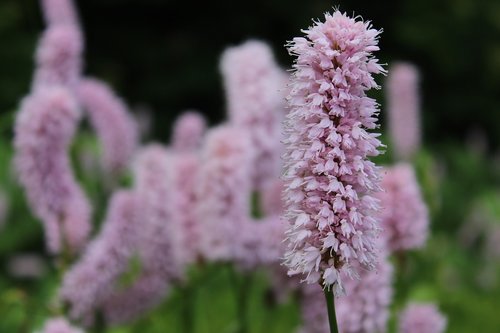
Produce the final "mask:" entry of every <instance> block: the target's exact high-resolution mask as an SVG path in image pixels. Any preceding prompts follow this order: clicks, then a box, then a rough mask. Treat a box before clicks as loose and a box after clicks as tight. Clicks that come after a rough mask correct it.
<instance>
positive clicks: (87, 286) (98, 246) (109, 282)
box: [59, 191, 141, 324]
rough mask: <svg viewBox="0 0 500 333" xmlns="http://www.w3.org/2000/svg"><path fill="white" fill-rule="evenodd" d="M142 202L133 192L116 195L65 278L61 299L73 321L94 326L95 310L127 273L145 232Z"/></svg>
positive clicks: (121, 192)
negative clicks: (119, 279)
mask: <svg viewBox="0 0 500 333" xmlns="http://www.w3.org/2000/svg"><path fill="white" fill-rule="evenodd" d="M138 201H139V200H138V199H137V197H136V194H135V193H133V192H127V191H120V192H117V193H116V194H114V195H113V197H112V199H111V201H110V204H109V208H108V212H107V216H106V219H105V222H104V224H103V226H102V230H101V231H100V233H99V235H98V236H97V237H96V238H95V239H94V240H93V241H92V242H91V243H90V244H89V245H88V246H87V249H86V250H85V252H84V254H83V256H82V257H81V258H80V260H79V261H78V262H77V263H76V264H75V265H74V266H73V267H71V269H70V270H69V271H68V272H67V273H66V275H65V276H64V280H63V283H62V287H61V289H60V291H59V296H60V298H61V299H62V300H63V301H65V302H66V303H68V304H69V305H70V312H69V313H70V315H71V317H72V318H75V319H80V320H83V321H84V322H85V323H86V324H89V323H91V322H92V321H93V314H94V310H96V309H98V308H99V306H100V305H101V303H102V302H103V301H104V300H105V299H106V297H108V296H109V294H110V293H111V291H112V289H113V286H114V284H115V282H116V280H117V278H118V277H119V276H120V274H122V273H123V272H124V271H125V270H126V268H127V264H128V260H129V258H130V257H131V256H132V253H133V251H134V250H135V249H136V244H137V233H138V231H140V230H141V228H140V227H139V225H138V224H139V223H140V220H139V215H138V209H139V206H138V204H139V203H138Z"/></svg>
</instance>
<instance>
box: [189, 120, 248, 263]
mask: <svg viewBox="0 0 500 333" xmlns="http://www.w3.org/2000/svg"><path fill="white" fill-rule="evenodd" d="M252 161H253V151H252V146H251V141H250V138H249V137H248V136H246V135H245V133H244V132H243V133H242V132H241V131H240V130H239V129H238V128H235V127H230V126H227V125H225V126H219V127H217V128H213V129H211V130H210V131H209V132H208V133H207V136H206V140H205V146H204V149H203V152H202V158H201V163H200V166H201V167H200V174H199V180H198V187H197V191H198V192H197V193H198V195H199V196H200V201H199V204H198V207H197V210H198V211H197V213H198V218H199V220H200V224H201V228H200V229H201V233H202V237H201V239H200V252H201V255H202V256H203V257H204V258H207V259H209V260H220V261H225V260H231V259H232V248H233V246H234V244H232V241H233V240H234V239H237V237H236V233H238V232H239V231H238V230H239V225H241V223H243V222H244V221H246V220H247V219H248V218H249V216H250V215H249V214H250V192H251V183H250V174H251V173H250V168H251V163H252Z"/></svg>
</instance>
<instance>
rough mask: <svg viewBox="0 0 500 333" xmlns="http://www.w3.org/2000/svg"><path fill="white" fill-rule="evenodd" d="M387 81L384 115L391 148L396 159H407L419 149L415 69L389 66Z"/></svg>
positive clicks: (418, 105)
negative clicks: (385, 114)
mask: <svg viewBox="0 0 500 333" xmlns="http://www.w3.org/2000/svg"><path fill="white" fill-rule="evenodd" d="M389 73H390V74H389V77H388V79H387V90H386V91H387V104H388V105H387V111H388V120H389V121H388V124H389V133H390V136H391V144H392V145H391V146H392V147H393V149H394V153H395V154H396V156H397V157H398V158H401V159H410V158H411V157H412V156H413V155H415V153H416V152H417V151H418V149H419V148H420V140H421V139H420V136H421V129H420V92H419V87H418V84H419V73H418V69H417V67H415V66H414V65H412V64H410V63H404V62H401V63H396V64H394V65H392V66H391V68H390V70H389Z"/></svg>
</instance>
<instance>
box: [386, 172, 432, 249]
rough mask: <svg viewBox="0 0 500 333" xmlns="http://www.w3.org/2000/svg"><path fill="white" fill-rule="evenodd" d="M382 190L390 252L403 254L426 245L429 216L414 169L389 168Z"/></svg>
mask: <svg viewBox="0 0 500 333" xmlns="http://www.w3.org/2000/svg"><path fill="white" fill-rule="evenodd" d="M382 188H383V191H382V192H380V193H378V197H379V198H380V201H381V206H382V207H383V209H382V211H381V213H380V217H381V225H382V229H383V237H386V238H387V242H388V247H389V249H390V250H391V251H402V250H409V249H416V248H421V247H422V246H424V244H425V242H426V240H427V236H428V233H429V214H428V211H427V206H426V204H425V202H424V200H423V198H422V193H421V191H420V186H419V184H418V181H417V178H416V176H415V172H414V171H413V167H412V166H411V165H409V164H406V163H400V164H397V165H395V166H393V167H390V168H386V169H385V172H384V174H383V179H382Z"/></svg>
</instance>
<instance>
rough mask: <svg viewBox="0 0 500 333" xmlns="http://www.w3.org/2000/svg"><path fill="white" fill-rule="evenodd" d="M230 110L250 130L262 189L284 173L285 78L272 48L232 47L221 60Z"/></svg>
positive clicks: (255, 44)
mask: <svg viewBox="0 0 500 333" xmlns="http://www.w3.org/2000/svg"><path fill="white" fill-rule="evenodd" d="M220 67H221V72H222V74H223V78H224V84H225V88H226V98H227V109H228V115H229V120H230V122H231V123H232V124H234V125H235V126H237V127H238V128H241V129H243V130H246V131H247V132H248V135H249V136H250V138H251V140H252V145H253V146H254V150H255V157H254V167H253V168H252V179H253V186H254V187H255V188H257V189H262V187H264V186H266V185H267V183H268V182H269V181H272V180H273V179H275V178H277V177H278V176H279V173H280V168H281V163H280V154H281V152H282V147H281V144H280V138H281V126H280V121H281V120H282V118H283V115H284V112H283V110H284V107H285V105H284V94H283V93H280V91H283V90H284V85H285V75H284V74H283V70H282V69H281V68H279V67H278V66H277V64H276V62H275V60H274V56H273V53H272V51H271V48H270V47H269V46H268V45H267V44H265V43H263V42H260V41H255V40H250V41H247V42H245V43H243V44H241V45H238V46H235V47H230V48H228V49H226V50H225V51H224V54H223V55H222V58H221V63H220Z"/></svg>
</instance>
